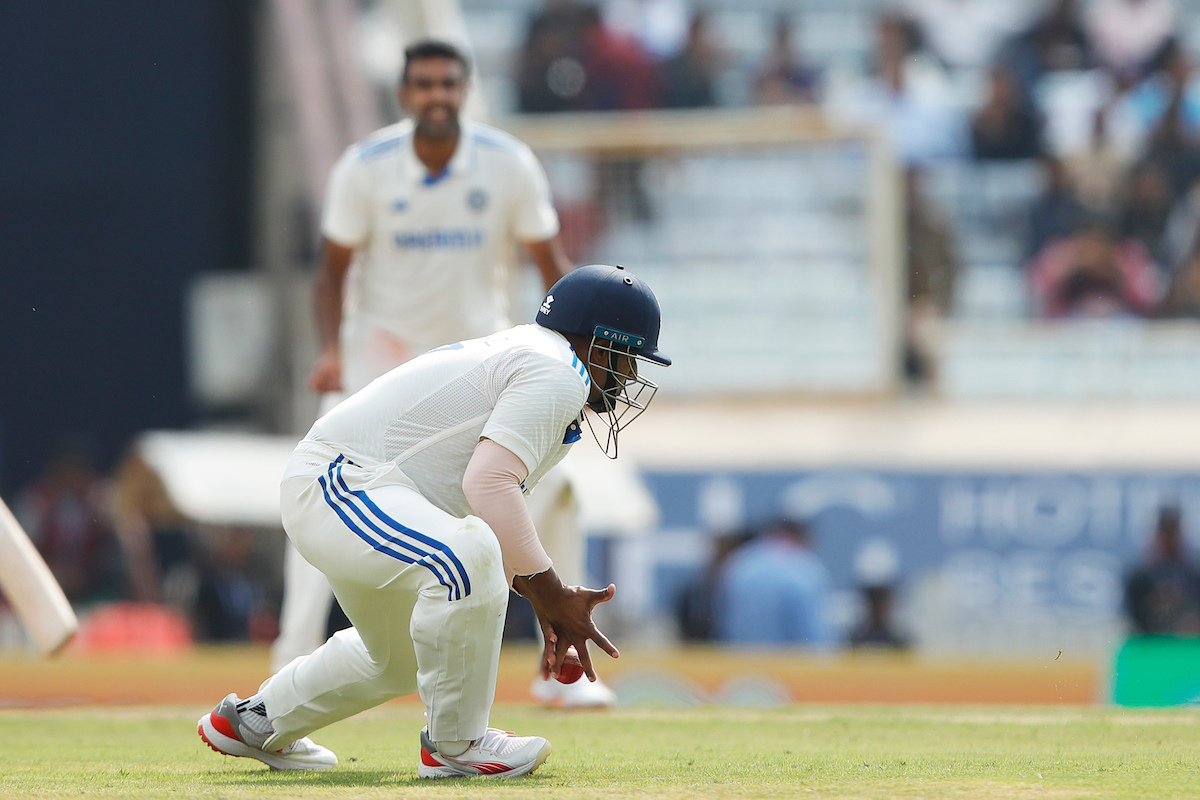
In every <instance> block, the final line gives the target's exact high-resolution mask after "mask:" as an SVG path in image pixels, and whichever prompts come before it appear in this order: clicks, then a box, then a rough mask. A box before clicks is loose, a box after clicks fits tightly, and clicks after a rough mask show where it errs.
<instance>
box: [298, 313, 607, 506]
mask: <svg viewBox="0 0 1200 800" xmlns="http://www.w3.org/2000/svg"><path fill="white" fill-rule="evenodd" d="M590 386H591V379H590V377H589V376H588V373H587V369H586V367H585V366H584V365H583V363H582V362H581V361H580V360H579V358H578V357H577V356H576V355H575V351H574V350H573V349H572V348H571V345H570V344H569V343H568V342H567V340H566V339H565V338H564V337H563V336H562V335H561V334H558V333H556V332H554V331H551V330H549V329H547V328H543V327H541V326H540V325H520V326H517V327H515V328H510V329H509V330H506V331H501V332H500V333H496V334H493V335H491V336H488V337H486V338H483V339H472V340H469V341H466V342H460V343H458V344H453V345H447V346H445V347H441V348H438V349H436V350H433V351H430V352H428V353H425V354H424V355H422V356H419V357H417V358H415V359H413V360H412V361H409V362H407V363H405V364H402V365H401V366H399V367H397V368H395V369H393V370H392V371H390V372H388V373H387V374H386V375H383V376H381V377H379V378H377V379H376V380H374V381H372V382H371V383H370V384H368V386H367V387H366V388H365V389H363V390H362V391H360V392H357V393H355V394H353V395H351V396H350V397H348V398H347V399H346V400H344V401H343V402H341V403H340V404H338V405H337V406H335V407H334V408H333V410H331V411H330V412H329V413H328V414H326V415H325V416H323V417H321V418H320V419H319V420H317V422H316V424H314V425H313V427H312V429H311V430H310V431H309V432H308V435H307V436H306V437H305V440H304V442H302V443H301V445H300V447H302V448H303V447H304V446H305V443H313V444H316V445H317V446H318V448H320V449H322V450H325V449H328V450H333V451H336V452H338V453H341V454H343V455H345V456H346V458H348V459H349V460H350V461H352V462H354V463H356V464H358V465H359V466H361V467H365V468H368V469H369V468H371V467H374V466H381V465H384V464H387V463H388V462H391V463H394V464H395V465H396V466H397V467H399V469H400V470H401V471H402V472H403V473H404V474H405V475H407V476H408V477H409V479H411V480H412V482H413V483H415V484H416V486H417V489H418V490H420V492H421V494H423V495H424V496H425V497H426V498H427V499H428V500H429V501H430V502H431V503H433V504H434V505H435V506H437V507H438V508H440V509H442V510H443V511H446V512H447V513H450V514H453V515H454V516H457V517H463V516H466V515H468V514H470V513H472V511H471V506H470V504H469V503H468V502H467V498H466V496H465V495H464V494H463V490H462V479H463V474H464V472H465V471H466V468H467V462H468V461H470V459H471V454H472V453H473V452H474V450H475V445H476V444H478V443H479V439H480V438H481V437H487V438H489V439H491V440H493V441H494V442H496V443H497V444H500V445H502V446H504V447H506V448H508V449H509V450H511V451H512V452H513V453H515V454H516V455H517V457H518V458H520V459H521V461H522V462H524V464H525V466H526V467H527V468H528V469H529V477H528V478H526V479H525V482H524V484H523V485H522V488H523V489H524V490H525V491H526V492H528V491H529V490H531V489H532V488H533V487H534V486H535V485H537V482H538V481H539V480H541V478H542V476H543V475H545V474H546V471H547V470H549V469H550V468H551V467H553V466H554V465H555V464H557V463H558V462H559V461H560V460H562V458H563V456H565V455H566V454H567V452H568V451H569V450H570V446H571V444H573V443H574V442H576V441H578V440H579V438H580V428H579V424H580V422H581V420H582V415H583V406H584V403H585V402H586V401H587V396H588V391H589V388H590Z"/></svg>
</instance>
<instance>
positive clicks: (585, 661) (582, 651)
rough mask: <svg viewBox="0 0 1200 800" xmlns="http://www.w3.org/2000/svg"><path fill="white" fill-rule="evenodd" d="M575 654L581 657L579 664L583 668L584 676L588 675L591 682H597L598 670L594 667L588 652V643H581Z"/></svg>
mask: <svg viewBox="0 0 1200 800" xmlns="http://www.w3.org/2000/svg"><path fill="white" fill-rule="evenodd" d="M575 653H576V655H578V656H579V663H580V664H581V665H582V666H583V674H584V675H587V679H588V680H589V681H595V680H596V670H595V669H594V668H593V667H592V655H591V653H589V652H588V648H587V642H586V641H584V642H581V643H580V644H579V645H577V646H576V647H575Z"/></svg>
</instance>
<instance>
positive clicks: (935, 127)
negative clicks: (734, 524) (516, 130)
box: [465, 0, 1200, 381]
mask: <svg viewBox="0 0 1200 800" xmlns="http://www.w3.org/2000/svg"><path fill="white" fill-rule="evenodd" d="M497 5H500V6H504V7H503V8H497ZM465 6H466V11H467V23H468V28H469V30H470V31H471V33H472V36H471V38H472V41H473V42H474V43H475V47H476V50H477V52H478V53H479V58H480V63H481V65H482V71H483V72H484V74H485V75H487V76H488V77H487V78H485V79H484V83H485V86H486V87H487V88H488V89H489V90H490V91H489V94H490V97H489V99H490V101H491V102H492V104H493V105H496V106H499V107H500V110H502V111H504V110H511V111H516V112H522V113H553V112H561V111H589V110H614V109H623V110H634V109H648V108H696V107H738V106H748V105H756V104H758V105H770V104H808V105H812V106H814V107H817V108H819V109H820V110H821V111H822V112H823V113H824V114H825V115H827V117H828V118H830V119H833V120H843V121H850V122H859V123H865V124H873V125H881V126H882V128H883V129H884V130H885V131H886V135H887V136H888V137H889V138H890V140H891V142H892V144H893V146H894V148H895V150H896V152H897V154H898V155H899V157H900V159H901V160H902V163H903V165H904V168H905V171H906V174H907V184H906V185H907V200H908V213H907V217H906V223H907V224H906V232H907V238H908V244H909V246H908V251H907V259H906V260H907V267H908V270H907V274H908V298H909V301H910V304H911V310H912V315H911V319H910V325H909V337H908V338H909V345H910V346H909V348H908V352H907V355H906V363H905V369H906V373H907V374H908V376H909V377H910V378H912V379H914V380H917V381H922V380H926V379H928V378H929V377H930V376H931V374H932V373H933V372H934V371H935V369H936V365H935V362H936V354H935V353H932V352H930V350H931V349H933V347H932V345H931V343H930V342H929V341H928V339H929V337H928V336H927V335H925V334H926V332H927V330H928V328H929V324H928V323H929V319H930V318H931V317H932V318H937V317H943V316H947V315H951V316H957V317H963V318H981V317H982V318H987V317H996V316H1001V317H1011V318H1026V319H1038V318H1045V319H1057V318H1064V317H1086V318H1113V317H1124V318H1172V317H1173V318H1179V317H1185V318H1192V317H1195V316H1196V314H1197V311H1198V310H1200V294H1198V291H1200V288H1198V287H1200V258H1198V257H1197V252H1198V251H1197V241H1196V239H1197V237H1196V230H1197V223H1198V221H1200V187H1197V186H1196V184H1195V180H1196V177H1197V175H1198V174H1200V138H1198V137H1200V84H1198V83H1197V79H1196V72H1195V56H1194V53H1195V44H1196V41H1195V40H1196V33H1195V32H1196V30H1197V19H1198V18H1200V17H1198V16H1197V13H1196V11H1197V10H1196V9H1194V8H1192V7H1191V6H1190V5H1189V4H1186V3H1177V2H1173V0H1095V2H1075V0H1047V2H1040V0H906V1H905V2H863V0H856V1H855V2H846V3H827V2H822V0H814V2H806V3H763V2H755V3H748V4H744V3H732V2H729V3H726V2H720V1H719V0H717V1H716V2H706V3H692V2H685V0H607V1H606V2H599V3H587V2H582V1H581V0H555V1H554V2H549V3H546V4H544V5H542V4H530V3H515V2H510V3H504V4H473V3H466V4H465ZM518 31H520V33H518ZM518 39H519V41H518Z"/></svg>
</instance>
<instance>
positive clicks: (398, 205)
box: [392, 197, 408, 213]
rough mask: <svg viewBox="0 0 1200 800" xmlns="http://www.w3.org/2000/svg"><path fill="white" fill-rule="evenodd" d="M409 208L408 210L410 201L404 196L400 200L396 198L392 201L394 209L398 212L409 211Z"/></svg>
mask: <svg viewBox="0 0 1200 800" xmlns="http://www.w3.org/2000/svg"><path fill="white" fill-rule="evenodd" d="M407 210H408V201H407V200H405V199H404V198H403V197H401V198H400V199H399V200H395V201H393V202H392V211H395V212H396V213H400V212H402V211H407Z"/></svg>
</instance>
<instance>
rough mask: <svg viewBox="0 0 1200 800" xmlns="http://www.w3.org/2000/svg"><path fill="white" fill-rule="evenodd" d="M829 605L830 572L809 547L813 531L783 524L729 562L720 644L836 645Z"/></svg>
mask: <svg viewBox="0 0 1200 800" xmlns="http://www.w3.org/2000/svg"><path fill="white" fill-rule="evenodd" d="M828 605H829V572H828V570H827V569H826V568H825V565H824V564H823V563H822V562H821V560H820V558H818V557H817V555H816V553H814V552H813V551H812V549H811V547H810V544H809V531H808V527H807V526H806V525H804V524H803V523H801V522H798V521H795V520H789V519H783V520H778V521H776V522H774V523H772V524H771V525H769V526H767V527H766V528H765V529H764V530H763V531H762V532H761V533H760V534H759V535H758V536H757V537H755V538H754V539H753V540H752V541H750V542H749V543H748V544H746V545H744V546H743V547H741V548H740V549H738V551H737V552H735V553H734V554H733V555H731V556H730V557H729V559H728V560H727V561H726V562H725V565H724V568H723V569H722V570H721V573H720V575H719V576H718V579H717V598H716V609H715V610H716V622H717V633H718V639H719V640H720V641H722V642H728V643H730V644H738V645H770V646H780V645H784V646H787V645H793V646H799V647H809V648H814V649H824V648H827V647H828V646H829V645H831V644H832V643H833V634H832V631H831V630H830V625H829V621H828Z"/></svg>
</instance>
